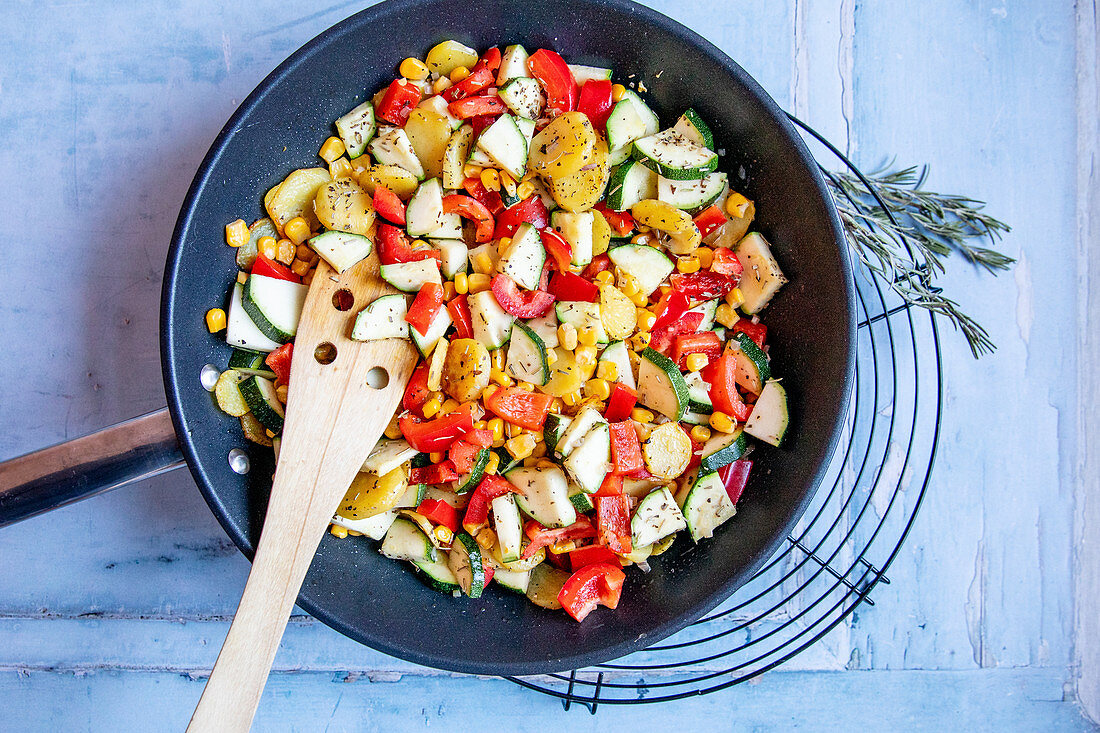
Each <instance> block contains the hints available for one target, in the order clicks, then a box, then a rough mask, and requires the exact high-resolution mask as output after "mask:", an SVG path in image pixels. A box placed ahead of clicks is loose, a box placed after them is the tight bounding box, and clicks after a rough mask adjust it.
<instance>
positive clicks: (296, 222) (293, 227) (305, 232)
mask: <svg viewBox="0 0 1100 733" xmlns="http://www.w3.org/2000/svg"><path fill="white" fill-rule="evenodd" d="M283 233H284V234H285V235H286V236H287V238H288V239H289V240H290V241H292V242H294V244H296V245H297V244H301V243H302V242H304V241H306V240H307V239H309V222H307V221H306V220H305V219H303V218H302V217H300V216H296V217H294V218H293V219H291V220H290V221H288V222H287V223H286V224H285V225H284V226H283Z"/></svg>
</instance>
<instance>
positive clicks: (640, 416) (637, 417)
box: [630, 407, 653, 422]
mask: <svg viewBox="0 0 1100 733" xmlns="http://www.w3.org/2000/svg"><path fill="white" fill-rule="evenodd" d="M630 419H631V420H633V421H634V422H653V413H652V412H650V411H649V410H647V409H645V408H644V407H635V408H634V409H633V410H631V411H630Z"/></svg>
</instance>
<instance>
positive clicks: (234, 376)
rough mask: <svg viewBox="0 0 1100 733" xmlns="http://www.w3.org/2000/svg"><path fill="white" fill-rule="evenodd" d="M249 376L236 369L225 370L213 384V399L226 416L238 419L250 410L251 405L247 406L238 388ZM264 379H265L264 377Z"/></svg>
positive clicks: (246, 401)
mask: <svg viewBox="0 0 1100 733" xmlns="http://www.w3.org/2000/svg"><path fill="white" fill-rule="evenodd" d="M249 376H253V375H249V374H245V373H244V372H241V371H237V370H236V369H226V370H225V371H224V372H222V373H221V376H219V377H218V381H217V382H215V383H214V399H215V400H217V402H218V407H219V408H220V409H221V411H222V412H224V413H225V414H226V415H229V416H230V417H240V416H241V415H244V414H245V413H247V412H249V411H250V410H251V409H252V407H251V405H249V404H248V400H246V399H245V398H244V395H243V394H241V388H240V384H241V382H243V381H244V380H246V379H248V378H249ZM272 376H274V375H272ZM264 378H265V379H266V377H264Z"/></svg>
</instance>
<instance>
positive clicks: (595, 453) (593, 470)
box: [564, 421, 691, 494]
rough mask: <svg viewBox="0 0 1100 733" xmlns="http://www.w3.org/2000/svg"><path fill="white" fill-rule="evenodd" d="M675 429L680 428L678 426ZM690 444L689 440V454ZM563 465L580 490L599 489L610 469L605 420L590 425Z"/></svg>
mask: <svg viewBox="0 0 1100 733" xmlns="http://www.w3.org/2000/svg"><path fill="white" fill-rule="evenodd" d="M676 429H677V430H680V428H679V427H678V426H677V428H676ZM654 432H656V431H654ZM680 432H681V433H683V432H684V431H683V430H680ZM684 437H685V438H686V437H687V435H686V434H685V435H684ZM690 445H691V443H690V441H689V442H688V446H689V448H688V453H689V455H690V452H691V449H690ZM685 465H686V463H685ZM564 466H565V470H566V471H568V472H569V475H570V476H571V477H572V478H573V481H575V482H576V484H577V486H578V487H580V490H581V491H583V492H584V493H586V494H595V493H596V492H597V491H598V490H599V488H600V485H601V484H602V483H603V480H604V478H606V477H607V472H608V471H609V470H611V430H610V428H609V427H608V425H607V423H606V422H602V421H601V422H598V423H596V424H595V425H593V426H592V429H591V430H589V431H588V432H587V433H586V434H585V436H584V438H583V439H582V440H581V442H580V444H579V445H578V446H577V447H576V448H574V449H573V450H572V451H571V452H570V453H569V455H568V456H566V458H565V462H564Z"/></svg>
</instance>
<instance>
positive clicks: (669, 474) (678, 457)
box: [596, 422, 691, 488]
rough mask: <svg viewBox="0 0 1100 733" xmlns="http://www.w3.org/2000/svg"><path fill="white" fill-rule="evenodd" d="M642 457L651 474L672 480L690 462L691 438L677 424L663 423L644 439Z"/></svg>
mask: <svg viewBox="0 0 1100 733" xmlns="http://www.w3.org/2000/svg"><path fill="white" fill-rule="evenodd" d="M642 455H643V456H644V457H645V465H646V468H647V469H649V472H650V473H651V474H653V475H654V476H656V477H657V478H659V479H666V480H667V479H674V478H676V477H678V476H680V475H681V474H682V473H683V472H684V471H685V470H686V469H687V467H688V463H690V462H691V438H689V437H688V434H687V433H686V432H684V429H683V428H681V427H680V424H679V423H677V422H666V423H663V424H661V425H658V426H657V428H656V429H655V430H654V431H653V432H652V433H650V434H649V437H648V438H646V441H645V444H644V445H643V446H642ZM596 488H599V487H596Z"/></svg>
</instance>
